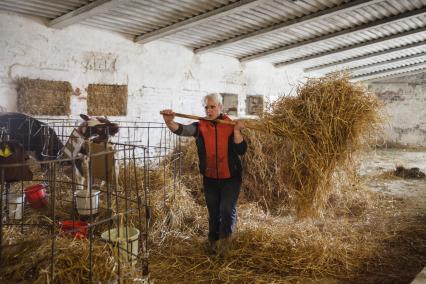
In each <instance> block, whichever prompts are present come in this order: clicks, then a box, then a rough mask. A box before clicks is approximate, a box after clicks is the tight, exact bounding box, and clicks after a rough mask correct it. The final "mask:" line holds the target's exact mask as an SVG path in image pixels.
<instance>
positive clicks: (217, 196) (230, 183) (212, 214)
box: [203, 177, 241, 241]
mask: <svg viewBox="0 0 426 284" xmlns="http://www.w3.org/2000/svg"><path fill="white" fill-rule="evenodd" d="M203 184H204V196H205V198H206V203H207V209H208V211H209V240H210V241H217V240H219V239H222V238H226V237H228V236H230V235H231V234H232V232H233V231H234V228H235V223H236V220H237V209H236V206H237V200H238V195H239V194H240V188H241V178H240V177H237V178H231V179H225V180H216V179H209V178H204V180H203Z"/></svg>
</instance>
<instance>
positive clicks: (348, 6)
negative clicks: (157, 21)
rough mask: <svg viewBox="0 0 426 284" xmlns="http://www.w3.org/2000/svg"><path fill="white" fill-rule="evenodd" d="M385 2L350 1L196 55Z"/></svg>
mask: <svg viewBox="0 0 426 284" xmlns="http://www.w3.org/2000/svg"><path fill="white" fill-rule="evenodd" d="M381 1H384V0H357V1H350V2H348V3H345V4H343V5H339V6H335V7H332V8H329V9H325V10H322V11H319V12H316V13H313V14H310V15H306V16H302V17H300V18H296V19H293V20H290V21H286V22H282V23H279V24H276V25H273V26H270V27H267V28H264V29H260V30H257V31H254V32H251V33H247V34H243V35H240V36H236V37H233V38H230V39H227V40H223V41H219V42H215V43H213V44H209V45H206V46H203V47H200V48H196V49H194V52H195V53H204V52H211V51H215V50H218V49H221V48H224V47H226V46H228V45H231V44H234V43H237V42H240V41H245V40H249V39H252V38H254V37H256V36H260V35H262V36H263V35H267V34H270V33H274V32H277V31H280V30H282V29H288V28H294V27H296V26H298V25H302V24H306V23H309V22H311V21H317V20H320V19H323V18H328V17H331V16H333V15H335V14H338V13H342V12H347V11H351V10H354V9H357V8H360V7H364V6H367V5H372V4H374V3H377V2H381Z"/></svg>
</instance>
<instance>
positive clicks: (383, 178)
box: [359, 149, 426, 212]
mask: <svg viewBox="0 0 426 284" xmlns="http://www.w3.org/2000/svg"><path fill="white" fill-rule="evenodd" d="M397 166H404V167H405V168H413V167H417V168H419V169H420V171H422V172H423V173H426V150H423V149H420V150H416V149H377V150H374V151H371V152H369V153H368V155H366V157H365V158H364V159H363V160H362V163H361V165H360V167H359V174H360V176H361V177H362V179H363V180H364V182H365V183H366V185H367V186H368V187H370V188H371V189H373V190H376V191H378V192H383V193H386V194H389V195H392V196H394V197H397V198H403V199H408V200H411V201H413V204H414V205H415V207H417V208H418V209H419V210H423V212H425V211H426V179H425V178H423V179H403V178H399V177H395V176H393V175H392V174H391V173H392V171H394V170H395V168H396V167H397Z"/></svg>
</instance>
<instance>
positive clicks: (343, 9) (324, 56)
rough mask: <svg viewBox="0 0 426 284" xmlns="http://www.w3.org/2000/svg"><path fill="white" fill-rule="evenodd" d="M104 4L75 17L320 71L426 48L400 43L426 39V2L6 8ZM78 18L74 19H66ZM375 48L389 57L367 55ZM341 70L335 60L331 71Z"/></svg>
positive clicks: (132, 0) (133, 0)
mask: <svg viewBox="0 0 426 284" xmlns="http://www.w3.org/2000/svg"><path fill="white" fill-rule="evenodd" d="M108 4H115V5H110V6H108V7H106V5H108ZM102 5H103V6H104V7H103V8H104V9H99V10H98V12H97V13H87V14H86V15H84V16H82V17H81V18H79V19H77V20H75V22H78V23H80V24H84V25H89V26H93V27H97V28H101V29H106V30H111V31H115V32H121V33H125V34H130V35H133V36H135V40H140V41H141V42H148V41H150V40H156V39H161V40H164V41H167V42H171V43H175V44H180V45H185V46H187V47H190V48H193V49H194V50H195V52H209V51H213V52H216V53H219V54H222V55H227V56H233V57H237V58H240V59H242V60H243V61H246V60H265V61H268V62H271V63H274V64H276V66H286V65H288V64H294V63H297V64H302V65H303V66H304V67H308V68H309V67H316V68H314V69H320V68H322V65H327V64H328V65H330V62H337V63H338V62H340V61H345V60H346V61H347V60H349V59H351V58H357V57H360V58H361V59H360V60H362V61H360V62H358V63H357V62H356V61H350V62H349V63H347V64H340V65H338V66H340V67H346V68H351V67H355V66H358V65H359V64H372V63H374V62H378V61H380V58H389V59H390V58H395V56H407V55H410V54H411V53H412V52H421V51H422V50H423V49H424V47H419V46H417V47H415V48H414V49H413V50H410V49H407V50H405V49H398V47H400V46H404V45H409V44H412V43H419V42H420V43H421V42H424V41H425V39H426V27H425V26H426V25H425V23H426V0H404V1H400V0H369V1H368V0H352V1H350V0H296V1H291V0H240V1H238V0H180V1H175V0H110V1H107V0H97V1H93V0H92V1H90V0H86V1H83V0H67V1H66V0H63V1H60V0H51V1H45V0H27V1H25V0H3V1H0V9H2V10H7V11H12V12H18V13H24V14H30V15H34V16H40V17H44V18H47V19H51V20H52V19H55V21H60V20H61V19H63V18H64V17H65V18H67V21H68V20H69V19H68V18H72V17H73V16H74V14H67V13H70V12H71V11H76V10H77V9H79V8H80V9H79V11H81V10H85V8H87V9H89V8H92V7H94V6H102ZM89 6H90V7H89ZM98 8H99V7H98ZM89 10H90V9H89ZM410 13H411V14H410ZM61 16H62V17H61ZM401 16H404V18H401ZM395 17H397V18H395ZM58 18H59V19H58ZM74 19H75V18H74ZM390 20H392V21H390ZM55 21H53V22H55ZM70 23H71V24H73V23H74V22H73V21H69V22H65V24H64V23H62V24H63V25H65V26H66V25H68V24H70ZM51 24H52V22H51ZM55 24H56V22H55ZM52 25H53V24H52ZM53 26H54V25H53ZM60 26H61V24H60V25H59V26H57V27H60ZM404 33H405V34H404ZM408 33H410V34H408ZM401 34H403V35H404V36H400V35H401ZM386 50H390V52H392V54H391V55H389V56H390V57H383V55H384V54H386ZM392 50H395V51H392ZM375 53H377V54H380V56H382V57H379V56H377V57H374V56H369V57H368V58H364V59H363V57H365V56H367V55H368V54H375ZM392 56H393V57H392ZM357 64H358V65H357ZM395 64H396V63H395ZM334 68H335V67H334V66H328V67H326V68H324V70H323V72H328V71H330V69H334Z"/></svg>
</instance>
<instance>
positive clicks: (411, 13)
mask: <svg viewBox="0 0 426 284" xmlns="http://www.w3.org/2000/svg"><path fill="white" fill-rule="evenodd" d="M424 13H426V7H423V8H421V9H417V10H413V11H409V12H405V13H402V14H399V15H395V16H392V17H387V18H384V19H380V20H377V21H374V22H371V23H365V24H362V25H359V26H355V27H352V28H348V29H344V30H341V31H338V32H335V33H331V34H327V35H323V36H319V37H315V38H312V39H308V40H304V41H301V42H296V43H293V44H289V45H285V46H281V47H278V48H274V49H271V50H267V51H263V52H259V53H257V54H253V55H249V56H245V57H242V58H240V61H241V62H247V61H252V60H257V59H260V58H263V57H266V56H269V55H272V54H275V53H278V52H282V51H287V50H290V49H294V48H300V47H303V46H306V45H309V44H313V43H317V42H320V41H324V40H330V39H334V38H338V37H340V36H343V35H348V34H351V33H355V32H359V31H362V30H368V29H370V28H377V27H380V26H383V25H386V24H390V23H392V22H397V21H400V20H403V19H407V18H412V17H415V16H419V15H421V14H424Z"/></svg>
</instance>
